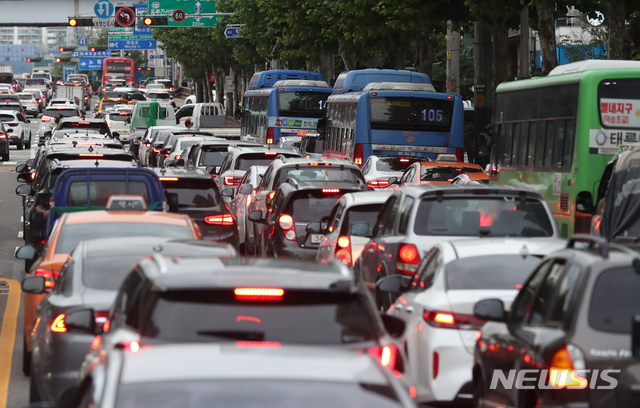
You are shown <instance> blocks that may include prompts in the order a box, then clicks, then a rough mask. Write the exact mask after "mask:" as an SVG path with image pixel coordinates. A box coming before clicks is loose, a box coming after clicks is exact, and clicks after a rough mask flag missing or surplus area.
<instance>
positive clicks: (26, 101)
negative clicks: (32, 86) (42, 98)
mask: <svg viewBox="0 0 640 408" xmlns="http://www.w3.org/2000/svg"><path fill="white" fill-rule="evenodd" d="M16 95H18V98H20V103H22V106H23V107H24V110H25V112H26V113H28V114H29V115H31V116H33V117H34V118H37V117H38V113H40V103H39V102H38V100H37V99H36V97H35V96H33V94H32V93H31V92H20V93H17V94H16Z"/></svg>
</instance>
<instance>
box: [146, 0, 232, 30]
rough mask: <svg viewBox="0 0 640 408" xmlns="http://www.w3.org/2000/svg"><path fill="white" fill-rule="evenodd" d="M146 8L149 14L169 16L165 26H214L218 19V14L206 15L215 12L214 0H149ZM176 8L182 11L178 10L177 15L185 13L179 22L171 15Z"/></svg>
mask: <svg viewBox="0 0 640 408" xmlns="http://www.w3.org/2000/svg"><path fill="white" fill-rule="evenodd" d="M148 10H149V11H148V15H149V16H158V17H169V24H167V27H202V28H204V27H215V25H216V24H218V20H219V19H220V17H218V16H207V14H211V13H217V10H216V1H215V0H149V9H148ZM176 10H178V11H180V10H181V11H182V12H183V13H179V12H178V15H185V17H184V19H183V20H181V21H179V22H178V21H176V20H174V17H173V16H174V13H175V12H176ZM193 14H196V15H195V16H193ZM197 14H204V15H202V16H199V15H197Z"/></svg>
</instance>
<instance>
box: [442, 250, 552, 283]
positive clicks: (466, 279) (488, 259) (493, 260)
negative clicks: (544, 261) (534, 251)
mask: <svg viewBox="0 0 640 408" xmlns="http://www.w3.org/2000/svg"><path fill="white" fill-rule="evenodd" d="M539 263H540V258H538V257H536V256H527V257H525V258H523V257H522V255H490V256H472V257H469V258H462V259H458V260H456V261H453V262H450V263H449V264H447V267H446V277H447V289H448V290H482V289H498V290H500V289H504V290H517V289H520V288H522V284H523V283H524V281H526V280H527V278H528V277H529V275H531V272H533V270H534V269H535V268H536V266H538V264H539Z"/></svg>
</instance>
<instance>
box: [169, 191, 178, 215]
mask: <svg viewBox="0 0 640 408" xmlns="http://www.w3.org/2000/svg"><path fill="white" fill-rule="evenodd" d="M166 197H167V204H168V205H169V212H178V208H179V207H180V205H179V201H178V194H177V193H167V194H166Z"/></svg>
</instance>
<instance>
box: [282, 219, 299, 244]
mask: <svg viewBox="0 0 640 408" xmlns="http://www.w3.org/2000/svg"><path fill="white" fill-rule="evenodd" d="M278 225H279V226H280V228H282V231H283V232H284V237H285V238H286V239H288V240H289V241H295V240H296V225H295V223H294V222H293V217H291V216H290V215H288V214H282V215H281V216H280V218H278Z"/></svg>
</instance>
